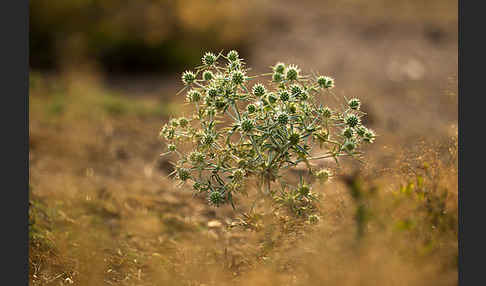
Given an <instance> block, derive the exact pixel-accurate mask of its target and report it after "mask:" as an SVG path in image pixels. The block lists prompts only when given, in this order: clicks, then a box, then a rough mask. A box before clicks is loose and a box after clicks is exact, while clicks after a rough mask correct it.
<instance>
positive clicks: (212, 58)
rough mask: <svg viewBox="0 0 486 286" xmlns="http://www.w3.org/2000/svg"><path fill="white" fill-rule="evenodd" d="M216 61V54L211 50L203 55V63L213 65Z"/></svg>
mask: <svg viewBox="0 0 486 286" xmlns="http://www.w3.org/2000/svg"><path fill="white" fill-rule="evenodd" d="M215 62H216V55H215V54H213V53H210V52H207V53H205V54H204V56H203V57H202V63H203V64H205V65H208V66H210V65H212V64H214V63H215Z"/></svg>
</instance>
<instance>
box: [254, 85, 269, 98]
mask: <svg viewBox="0 0 486 286" xmlns="http://www.w3.org/2000/svg"><path fill="white" fill-rule="evenodd" d="M252 92H253V95H254V96H256V97H261V96H264V95H265V93H267V90H266V89H265V86H263V84H261V83H257V84H255V85H254V86H253V88H252Z"/></svg>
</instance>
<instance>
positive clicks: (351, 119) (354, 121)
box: [344, 114, 361, 127]
mask: <svg viewBox="0 0 486 286" xmlns="http://www.w3.org/2000/svg"><path fill="white" fill-rule="evenodd" d="M344 121H345V123H346V124H347V125H348V126H349V127H356V126H358V125H359V124H360V123H361V119H359V117H358V116H356V115H355V114H348V115H347V116H346V118H345V119H344Z"/></svg>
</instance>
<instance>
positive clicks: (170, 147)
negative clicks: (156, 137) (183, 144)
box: [167, 144, 177, 152]
mask: <svg viewBox="0 0 486 286" xmlns="http://www.w3.org/2000/svg"><path fill="white" fill-rule="evenodd" d="M167 149H168V150H169V152H174V151H175V150H177V147H176V145H174V144H169V145H168V146H167Z"/></svg>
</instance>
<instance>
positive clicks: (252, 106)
mask: <svg viewBox="0 0 486 286" xmlns="http://www.w3.org/2000/svg"><path fill="white" fill-rule="evenodd" d="M246 109H247V110H248V113H250V114H252V113H255V111H256V110H257V108H256V106H255V104H253V103H250V104H248V106H247V107H246Z"/></svg>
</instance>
